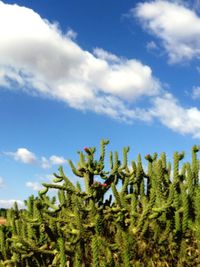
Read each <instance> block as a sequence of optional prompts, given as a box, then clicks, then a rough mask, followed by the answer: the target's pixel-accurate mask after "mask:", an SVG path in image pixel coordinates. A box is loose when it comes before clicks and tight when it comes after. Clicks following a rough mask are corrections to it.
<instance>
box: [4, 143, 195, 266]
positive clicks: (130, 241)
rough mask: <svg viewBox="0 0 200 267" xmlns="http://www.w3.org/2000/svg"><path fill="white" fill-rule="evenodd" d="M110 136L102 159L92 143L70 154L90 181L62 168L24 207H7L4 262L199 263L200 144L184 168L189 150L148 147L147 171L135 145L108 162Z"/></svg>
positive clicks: (80, 173)
mask: <svg viewBox="0 0 200 267" xmlns="http://www.w3.org/2000/svg"><path fill="white" fill-rule="evenodd" d="M108 143H109V142H108V140H102V141H101V144H100V156H99V158H98V159H96V158H95V152H96V148H94V147H85V148H84V149H83V151H79V152H78V154H79V161H78V163H73V162H72V161H71V160H69V165H70V166H71V169H72V172H73V173H74V174H75V175H77V176H78V177H80V178H81V179H83V181H84V188H81V186H80V183H79V182H78V183H77V184H76V185H75V184H73V183H72V182H71V181H70V179H69V178H68V177H67V176H66V175H65V173H64V170H63V168H62V167H60V168H59V169H58V173H54V179H53V182H52V183H43V187H44V188H43V189H42V190H41V191H40V192H38V196H37V197H34V196H30V197H29V198H28V199H27V200H25V205H26V208H25V209H23V210H20V209H19V208H18V206H17V204H16V203H15V204H14V206H13V208H11V209H8V210H2V213H1V214H0V215H1V216H3V217H6V224H5V225H0V266H16V267H23V266H26V267H31V266H36V267H37V266H40V267H46V266H49V267H50V266H52V267H53V266H54V267H57V266H60V267H64V266H67V267H79V266H80V267H83V266H84V267H89V266H96V267H103V266H108V267H115V266H125V267H129V266H140V267H146V266H148V267H151V266H152V267H153V266H161V267H162V266H163V267H164V266H169V267H173V266H188V267H189V266H200V257H199V255H200V205H199V204H200V184H199V160H198V151H199V150H200V147H199V146H194V147H193V148H192V160H191V163H189V162H186V163H183V164H182V167H181V168H180V161H181V160H183V158H184V153H178V152H175V153H174V160H173V164H171V163H170V162H168V161H167V156H166V154H165V153H161V155H158V154H157V153H154V154H153V155H150V154H147V155H146V156H145V159H146V161H147V162H148V170H147V172H145V171H144V168H143V163H142V157H141V155H140V154H139V155H138V157H137V159H136V160H132V161H130V162H131V166H129V164H128V152H129V147H125V148H124V149H123V154H122V160H121V159H120V156H119V155H120V154H118V152H116V151H115V152H114V153H113V152H112V151H111V152H110V153H109V157H108V160H109V161H110V162H109V164H107V158H106V146H107V145H108ZM107 165H108V166H109V167H110V169H109V170H106V169H105V166H107ZM109 167H106V168H109ZM171 169H172V170H173V171H172V172H171ZM51 189H54V190H55V191H57V195H56V196H55V197H50V196H49V191H51ZM108 193H111V194H108Z"/></svg>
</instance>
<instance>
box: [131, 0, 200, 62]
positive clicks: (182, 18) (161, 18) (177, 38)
mask: <svg viewBox="0 0 200 267" xmlns="http://www.w3.org/2000/svg"><path fill="white" fill-rule="evenodd" d="M131 14H132V15H133V16H136V17H137V18H139V19H140V21H141V22H142V25H143V26H144V28H145V29H146V30H148V31H149V32H150V33H151V34H153V35H154V36H156V37H158V38H159V39H160V40H161V41H162V44H163V47H164V48H165V50H166V52H167V54H168V56H169V61H170V62H171V63H177V62H180V61H183V60H191V59H193V58H199V56H200V17H199V16H198V15H197V13H196V12H195V10H192V9H190V8H189V7H186V6H185V5H183V2H182V1H163V0H155V1H151V2H144V3H139V4H138V5H137V7H136V8H135V9H132V10H131Z"/></svg>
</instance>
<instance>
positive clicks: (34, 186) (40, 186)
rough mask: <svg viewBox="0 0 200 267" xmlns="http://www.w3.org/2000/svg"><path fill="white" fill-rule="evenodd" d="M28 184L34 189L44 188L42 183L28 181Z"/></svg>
mask: <svg viewBox="0 0 200 267" xmlns="http://www.w3.org/2000/svg"><path fill="white" fill-rule="evenodd" d="M26 186H27V187H29V188H31V189H33V190H34V191H39V190H41V189H42V185H41V184H39V183H38V182H31V181H29V182H26Z"/></svg>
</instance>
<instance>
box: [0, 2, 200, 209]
mask: <svg viewBox="0 0 200 267" xmlns="http://www.w3.org/2000/svg"><path fill="white" fill-rule="evenodd" d="M199 7H200V1H197V0H196V1H181V0H180V1H175V0H174V1H162V0H154V1H131V0H126V1H124V0H109V1H108V0H101V1H100V0H97V1H93V0H85V1H82V0H68V1H64V0H59V1H56V0H48V1H46V0H43V1H36V0H35V1H33V0H32V1H31V0H30V1H25V0H21V1H17V0H16V1H0V123H1V128H0V140H1V142H0V208H4V207H10V206H12V204H13V202H14V201H17V202H18V204H19V206H20V207H23V200H24V199H27V198H28V196H30V195H31V194H34V195H35V196H36V195H37V194H38V190H40V188H42V186H41V183H43V182H51V181H52V177H53V173H54V172H56V173H57V172H58V171H57V170H58V168H59V166H60V165H61V166H63V168H64V171H65V173H66V175H67V176H68V177H69V178H70V179H71V180H72V181H73V182H76V181H78V180H79V178H76V177H75V176H74V175H73V174H72V173H71V171H70V168H69V166H68V161H67V160H68V159H72V160H73V161H74V162H75V163H76V162H77V161H78V154H77V151H80V150H83V148H84V147H94V146H95V147H97V158H98V155H99V154H98V153H99V144H100V141H101V139H109V140H110V144H109V145H108V147H107V152H109V151H111V150H112V151H115V150H116V151H118V152H119V156H120V157H121V156H122V149H123V147H125V146H130V153H129V160H130V161H131V160H135V159H136V158H137V155H138V153H141V155H142V159H143V162H144V166H145V164H146V162H145V159H144V156H145V155H146V154H147V153H150V154H151V153H154V152H158V153H161V152H163V151H164V152H166V154H167V156H168V159H169V160H171V159H172V156H173V153H174V152H175V151H185V152H186V156H185V161H188V160H190V156H191V147H192V146H193V145H195V144H197V145H198V144H199V139H200V106H199V101H200V82H199V78H200V13H199V10H200V9H199ZM106 161H108V158H106ZM130 161H129V162H130Z"/></svg>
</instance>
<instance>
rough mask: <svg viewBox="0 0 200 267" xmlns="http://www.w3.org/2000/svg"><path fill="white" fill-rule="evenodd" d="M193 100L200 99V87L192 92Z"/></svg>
mask: <svg viewBox="0 0 200 267" xmlns="http://www.w3.org/2000/svg"><path fill="white" fill-rule="evenodd" d="M192 98H193V99H200V86H197V87H194V88H193V90H192Z"/></svg>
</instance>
